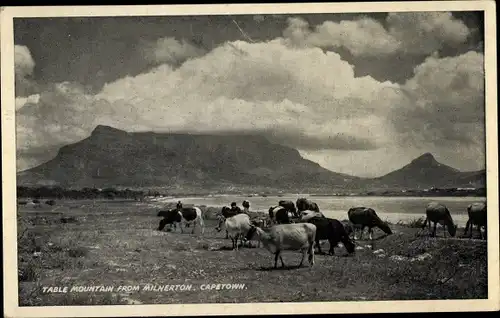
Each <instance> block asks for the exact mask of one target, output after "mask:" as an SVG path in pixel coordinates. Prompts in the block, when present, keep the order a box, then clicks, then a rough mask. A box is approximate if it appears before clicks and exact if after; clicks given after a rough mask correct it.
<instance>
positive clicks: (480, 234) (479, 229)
mask: <svg viewBox="0 0 500 318" xmlns="http://www.w3.org/2000/svg"><path fill="white" fill-rule="evenodd" d="M477 231H478V232H479V238H480V239H482V238H483V233H481V225H480V224H479V223H478V224H477ZM471 232H472V230H471Z"/></svg>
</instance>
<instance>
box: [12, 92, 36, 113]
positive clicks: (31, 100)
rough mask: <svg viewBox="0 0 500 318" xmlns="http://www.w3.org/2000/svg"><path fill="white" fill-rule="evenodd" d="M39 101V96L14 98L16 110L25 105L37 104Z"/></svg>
mask: <svg viewBox="0 0 500 318" xmlns="http://www.w3.org/2000/svg"><path fill="white" fill-rule="evenodd" d="M39 100H40V94H33V95H30V96H28V97H16V110H19V109H21V108H22V107H24V105H26V104H37V103H38V101H39Z"/></svg>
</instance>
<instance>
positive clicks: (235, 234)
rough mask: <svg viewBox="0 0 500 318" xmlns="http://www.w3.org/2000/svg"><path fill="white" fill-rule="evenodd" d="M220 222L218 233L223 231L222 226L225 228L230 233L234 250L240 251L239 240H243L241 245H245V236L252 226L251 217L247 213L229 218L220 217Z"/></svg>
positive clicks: (217, 228)
mask: <svg viewBox="0 0 500 318" xmlns="http://www.w3.org/2000/svg"><path fill="white" fill-rule="evenodd" d="M218 221H219V223H218V224H217V227H216V228H215V229H216V230H217V232H220V231H221V230H222V226H224V227H225V228H226V231H227V232H228V233H229V237H230V238H231V242H232V243H233V246H232V248H233V249H236V250H238V238H240V239H241V245H243V239H244V238H245V234H246V233H247V232H248V231H249V230H250V227H251V225H252V224H251V222H250V217H249V216H248V215H247V214H245V213H240V214H237V215H235V216H232V217H229V218H225V217H224V216H222V215H219V217H218Z"/></svg>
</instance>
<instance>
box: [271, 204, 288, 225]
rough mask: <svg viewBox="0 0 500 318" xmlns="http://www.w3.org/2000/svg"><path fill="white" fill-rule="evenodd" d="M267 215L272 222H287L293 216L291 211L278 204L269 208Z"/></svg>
mask: <svg viewBox="0 0 500 318" xmlns="http://www.w3.org/2000/svg"><path fill="white" fill-rule="evenodd" d="M269 217H270V218H271V220H272V221H273V222H274V223H278V224H289V223H292V222H291V219H292V218H293V213H292V212H289V211H287V209H286V208H284V207H282V206H279V205H278V206H272V207H270V208H269Z"/></svg>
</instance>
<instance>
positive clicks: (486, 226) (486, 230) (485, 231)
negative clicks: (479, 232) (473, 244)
mask: <svg viewBox="0 0 500 318" xmlns="http://www.w3.org/2000/svg"><path fill="white" fill-rule="evenodd" d="M487 238H488V225H487V224H485V225H484V239H485V240H486V239H487Z"/></svg>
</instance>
